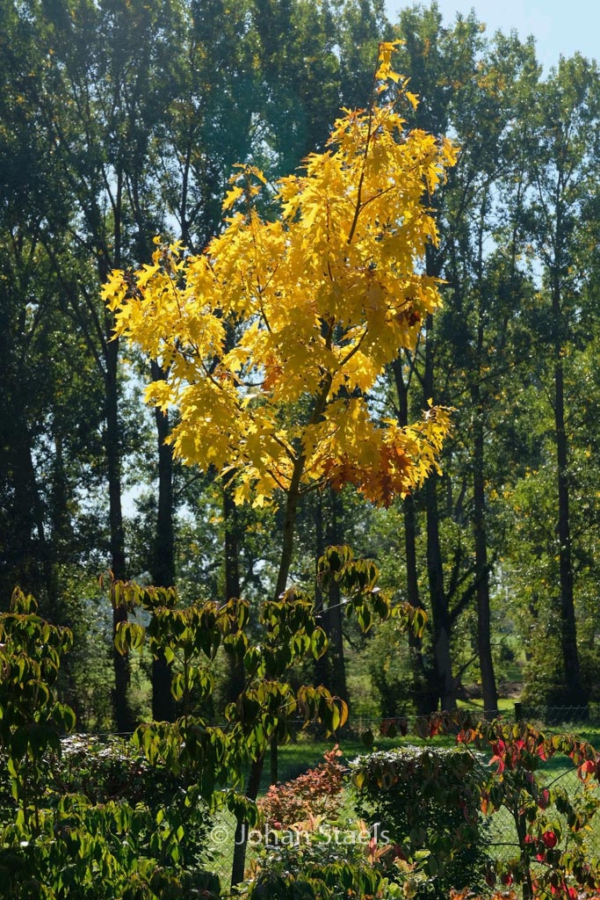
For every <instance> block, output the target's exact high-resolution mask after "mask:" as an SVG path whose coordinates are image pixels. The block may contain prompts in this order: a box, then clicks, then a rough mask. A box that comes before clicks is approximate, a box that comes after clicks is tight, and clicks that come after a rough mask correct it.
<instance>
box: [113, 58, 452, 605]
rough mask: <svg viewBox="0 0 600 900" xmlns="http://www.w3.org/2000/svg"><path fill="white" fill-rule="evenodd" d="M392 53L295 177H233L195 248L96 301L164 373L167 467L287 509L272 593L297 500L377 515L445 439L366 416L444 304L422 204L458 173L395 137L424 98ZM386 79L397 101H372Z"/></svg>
mask: <svg viewBox="0 0 600 900" xmlns="http://www.w3.org/2000/svg"><path fill="white" fill-rule="evenodd" d="M393 49H394V45H393V44H391V43H385V44H382V45H381V46H380V58H379V69H378V71H377V73H376V90H375V99H374V102H373V103H372V105H371V107H370V108H369V109H368V110H359V111H354V112H350V111H344V112H345V115H344V116H343V118H340V119H338V120H337V121H336V123H335V126H334V128H333V131H332V133H331V136H330V138H329V141H328V145H327V149H326V150H325V152H323V153H318V154H317V153H315V154H313V155H311V156H309V157H308V158H307V159H306V160H305V166H304V169H303V171H302V172H301V173H300V174H295V175H291V176H289V177H287V178H283V179H281V180H280V181H279V182H278V183H277V184H276V185H275V186H274V187H271V186H269V185H267V184H266V182H265V178H264V176H263V175H262V173H261V172H260V171H259V170H257V169H256V168H254V167H252V166H244V167H240V169H239V172H238V173H237V174H236V175H235V176H234V177H233V178H232V180H231V190H230V191H229V193H228V195H227V197H226V199H225V203H224V211H225V212H227V213H228V216H227V218H225V221H224V228H223V231H222V233H221V234H220V235H219V236H218V237H216V238H215V239H214V240H212V241H211V242H210V243H209V245H208V246H207V247H206V249H205V250H204V252H203V253H201V254H199V255H188V254H187V253H186V252H185V250H184V248H182V247H181V245H180V244H179V243H175V244H172V245H171V246H161V245H160V244H159V245H158V248H157V250H156V252H155V254H154V258H153V265H151V266H144V268H143V269H141V270H139V271H137V272H135V273H133V274H128V273H124V272H121V271H115V272H113V273H112V275H111V277H110V279H109V281H108V283H107V284H106V286H105V288H104V299H105V301H106V302H107V304H108V305H109V307H110V308H111V310H112V311H113V312H114V313H115V317H116V334H117V335H121V336H124V337H125V338H126V339H127V340H128V341H130V342H131V343H132V344H135V345H137V346H138V347H139V348H140V349H141V350H142V351H143V352H144V353H146V354H148V355H149V356H150V357H151V358H152V359H154V360H156V361H158V362H159V363H160V365H161V366H162V368H163V370H164V371H165V372H168V376H167V378H166V379H165V380H164V381H159V382H155V383H153V384H152V385H151V386H149V387H148V388H147V390H146V400H147V402H148V403H150V404H154V405H157V406H159V407H160V408H162V409H167V408H169V407H174V408H176V409H177V410H178V413H179V420H178V424H177V425H176V427H175V428H174V430H173V433H172V435H171V438H170V440H171V441H172V443H173V449H174V453H175V455H176V456H177V457H179V458H181V459H182V460H183V461H184V462H185V463H186V464H189V465H195V466H199V467H200V468H201V469H203V470H205V471H206V470H208V469H209V468H212V469H213V470H214V471H216V472H217V473H219V475H220V476H221V477H222V478H223V479H224V480H230V481H231V482H232V484H233V485H234V487H235V500H236V502H238V503H241V502H246V501H251V502H253V503H254V504H255V505H261V504H264V503H265V502H274V499H275V498H277V497H280V496H283V498H284V502H285V517H284V533H283V552H282V561H281V568H280V572H279V578H278V583H277V587H276V591H277V595H279V593H281V592H282V591H283V590H284V589H285V586H286V581H287V577H288V572H289V566H290V562H291V556H292V546H293V534H294V524H295V519H296V510H297V507H298V503H299V500H300V498H301V497H302V495H303V494H306V493H307V492H309V491H312V490H317V489H319V488H321V487H322V486H323V485H325V484H326V483H329V484H331V485H333V487H334V488H339V487H341V486H342V485H344V484H347V483H351V484H354V485H355V486H356V487H357V488H358V489H359V490H360V491H361V492H362V493H363V494H364V495H365V497H367V498H368V499H369V500H370V501H372V502H373V503H376V504H383V505H387V504H389V503H390V502H391V501H392V500H393V498H394V497H397V496H400V497H402V496H405V495H406V494H407V493H408V492H410V491H412V490H414V489H415V488H416V487H418V486H419V485H420V484H421V483H422V481H423V480H424V478H425V477H426V476H427V474H428V472H429V471H430V470H431V469H432V468H433V467H435V466H436V459H437V457H438V455H439V451H440V448H441V444H442V441H443V438H444V436H445V434H446V432H447V430H448V425H449V422H448V413H447V411H446V410H444V409H439V408H432V409H430V410H428V411H427V412H426V413H425V415H424V417H423V419H422V420H421V421H419V422H417V423H415V424H414V425H411V426H410V427H408V428H400V427H398V425H397V423H396V422H395V421H393V420H389V419H386V420H383V421H376V420H375V419H374V417H373V414H372V411H371V408H370V405H369V392H370V391H372V390H373V388H374V387H375V386H376V384H377V381H378V379H380V377H381V376H382V374H383V372H384V369H385V367H386V365H387V364H389V363H390V362H391V361H392V360H393V359H395V358H396V357H397V355H398V353H399V351H400V349H401V348H408V349H414V347H415V343H416V340H417V336H418V334H419V329H420V327H421V323H422V321H423V319H424V317H425V316H427V315H428V314H429V313H432V312H434V311H435V309H436V308H437V307H438V305H439V303H440V297H439V293H438V285H437V283H436V280H435V279H434V278H431V277H429V276H427V275H425V274H423V265H422V262H423V256H424V253H425V248H426V245H427V242H428V241H432V242H434V243H435V242H436V240H437V232H436V225H435V222H434V219H433V218H432V216H431V213H430V211H429V209H428V207H427V199H428V197H429V196H430V195H431V194H432V193H433V192H434V191H435V190H436V188H437V186H438V185H439V183H440V181H441V180H442V179H443V178H444V177H445V169H446V167H447V166H450V165H452V164H453V163H454V160H455V150H454V148H453V147H452V145H451V144H450V143H449V142H448V141H445V140H443V141H438V140H436V139H435V138H434V137H433V136H432V135H430V134H427V133H425V132H423V131H408V132H407V131H406V130H405V128H404V125H405V122H404V120H403V119H402V117H401V116H400V114H399V113H398V99H400V98H402V97H403V98H405V99H408V101H409V102H411V103H413V104H414V103H416V98H415V97H414V96H413V95H411V94H410V93H409V92H408V91H407V90H406V83H405V80H404V79H402V78H401V77H400V76H399V75H397V74H396V73H395V72H393V70H392V69H391V64H390V60H391V54H392V52H393ZM390 80H392V81H394V82H396V85H397V91H396V92H395V93H396V102H393V103H385V104H381V105H378V103H377V102H376V99H377V96H380V95H381V93H382V92H383V91H384V90H386V89H387V87H388V86H389V81H390ZM261 191H262V195H263V196H262V197H261V207H262V208H264V207H265V206H268V209H269V211H270V214H269V216H268V217H265V216H261V215H260V214H259V212H258V211H257V205H256V197H257V195H258V194H259V192H261ZM279 492H281V493H280V494H279Z"/></svg>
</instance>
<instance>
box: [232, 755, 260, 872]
mask: <svg viewBox="0 0 600 900" xmlns="http://www.w3.org/2000/svg"><path fill="white" fill-rule="evenodd" d="M263 762H264V756H261V757H260V758H259V759H257V760H255V762H253V763H252V767H251V769H250V776H249V778H248V787H247V788H246V797H247V798H248V800H256V798H257V797H258V790H259V788H260V778H261V775H262V770H263ZM247 846H248V823H247V822H246V821H245V819H244V816H238V820H237V825H236V829H235V846H234V848H233V865H232V867H231V887H232V888H234V887H235V886H236V885H238V884H240V883H241V882H242V881H243V880H244V872H245V869H246V847H247Z"/></svg>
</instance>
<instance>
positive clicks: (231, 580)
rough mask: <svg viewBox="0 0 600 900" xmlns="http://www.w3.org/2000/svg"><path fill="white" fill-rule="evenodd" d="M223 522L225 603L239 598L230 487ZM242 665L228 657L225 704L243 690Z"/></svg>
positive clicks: (234, 509)
mask: <svg viewBox="0 0 600 900" xmlns="http://www.w3.org/2000/svg"><path fill="white" fill-rule="evenodd" d="M223 520H224V523H225V602H228V601H229V600H233V599H238V600H239V597H240V558H239V525H238V512H237V507H236V505H235V503H234V501H233V492H232V490H231V488H230V487H225V488H224V489H223ZM244 684H245V675H244V664H243V662H241V661H240V660H238V661H236V660H235V659H234V658H233V657H231V656H230V657H229V676H228V684H227V688H226V694H227V702H228V703H235V701H236V700H237V698H238V697H239V695H240V694H241V692H242V691H243V690H244Z"/></svg>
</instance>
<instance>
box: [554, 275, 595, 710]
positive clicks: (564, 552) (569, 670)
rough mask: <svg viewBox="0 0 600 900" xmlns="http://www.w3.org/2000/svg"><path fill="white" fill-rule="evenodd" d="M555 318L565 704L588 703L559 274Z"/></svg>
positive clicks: (556, 283) (559, 537) (556, 288)
mask: <svg viewBox="0 0 600 900" xmlns="http://www.w3.org/2000/svg"><path fill="white" fill-rule="evenodd" d="M552 319H553V327H554V343H555V356H554V427H555V434H556V462H557V468H558V525H557V529H556V530H557V537H558V541H559V551H558V552H559V567H560V613H561V626H562V627H561V641H562V653H563V665H564V673H565V674H564V678H565V687H564V705H565V706H575V707H577V706H579V707H581V706H585V705H587V695H586V693H585V691H584V688H583V683H582V680H581V668H580V664H579V653H578V650H577V626H576V622H575V602H574V590H573V566H572V559H571V522H570V514H569V475H568V443H567V432H566V428H565V395H564V390H565V389H564V367H563V335H562V329H563V322H562V312H561V295H560V284H559V281H558V276H555V279H554V284H553V290H552Z"/></svg>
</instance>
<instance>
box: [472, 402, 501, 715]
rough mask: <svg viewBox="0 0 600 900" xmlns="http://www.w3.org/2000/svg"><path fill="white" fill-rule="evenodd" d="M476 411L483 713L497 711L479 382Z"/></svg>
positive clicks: (475, 479)
mask: <svg viewBox="0 0 600 900" xmlns="http://www.w3.org/2000/svg"><path fill="white" fill-rule="evenodd" d="M471 396H472V399H473V407H474V411H475V434H474V440H473V529H474V533H475V579H476V583H477V591H476V593H477V653H478V655H479V667H480V672H481V685H482V689H483V708H484V710H485V713H486V716H487V717H489V718H493V717H494V716H496V715H497V714H498V692H497V690H496V677H495V674H494V664H493V660H492V643H491V619H490V572H489V565H488V556H487V531H486V520H485V475H484V459H485V457H484V453H485V444H484V430H483V425H484V410H483V403H482V402H481V397H480V388H479V384H476V385H475V386H474V387H473V389H472V391H471Z"/></svg>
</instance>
